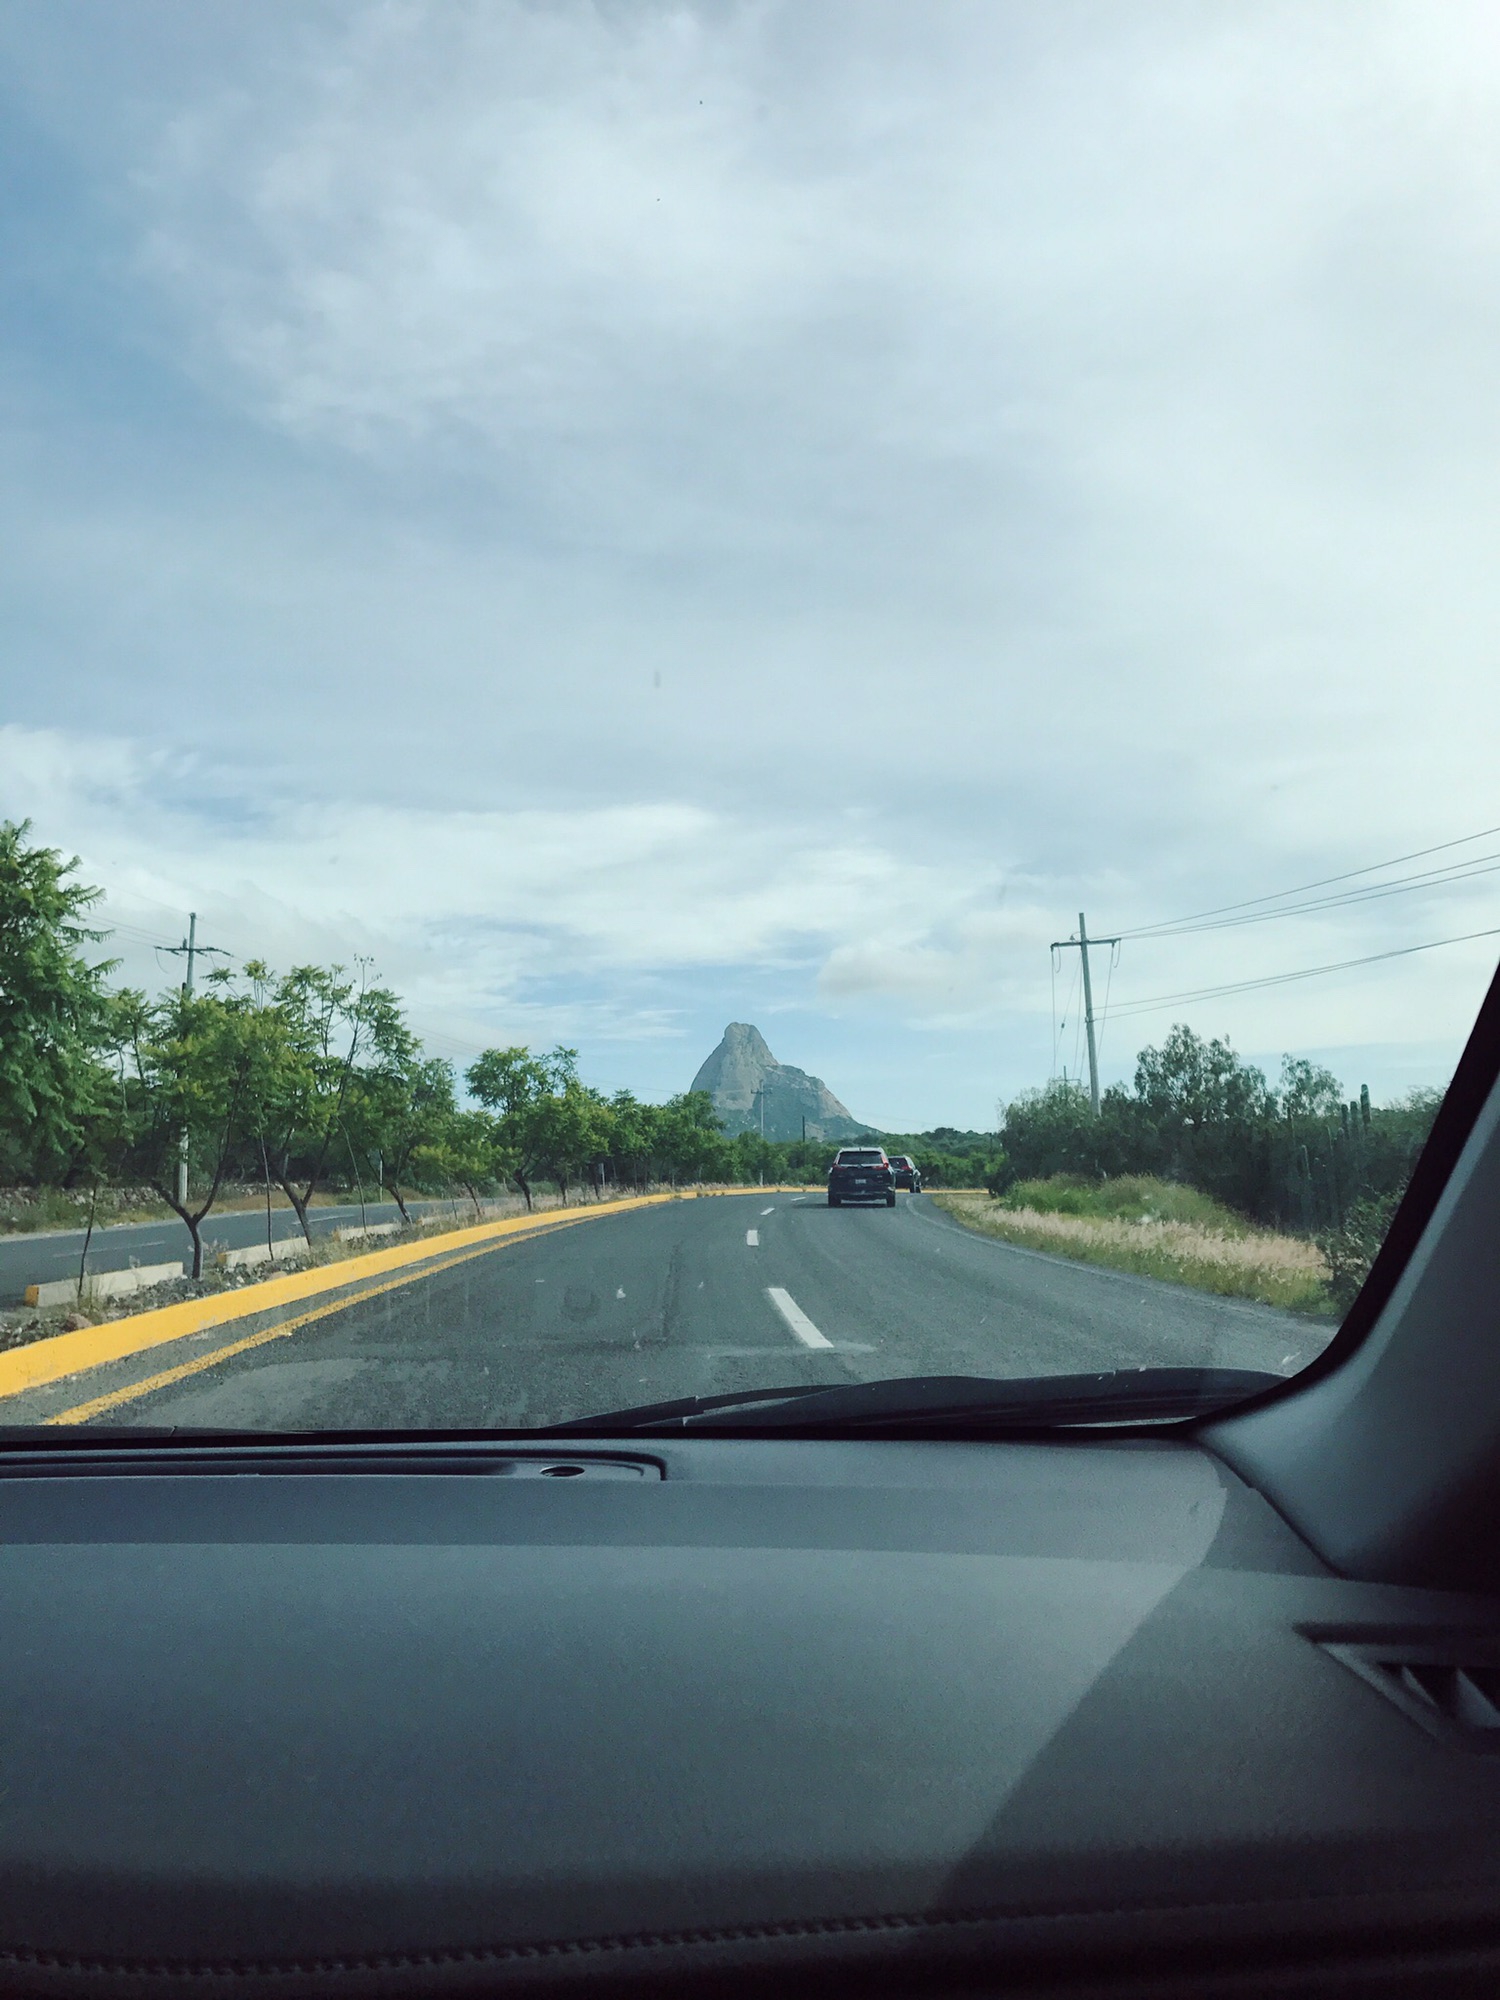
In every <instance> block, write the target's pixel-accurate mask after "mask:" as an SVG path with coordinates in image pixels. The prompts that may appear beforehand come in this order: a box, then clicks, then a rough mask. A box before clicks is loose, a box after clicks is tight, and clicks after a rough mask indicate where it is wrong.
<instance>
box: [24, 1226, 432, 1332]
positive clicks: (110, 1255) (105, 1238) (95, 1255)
mask: <svg viewBox="0 0 1500 2000" xmlns="http://www.w3.org/2000/svg"><path fill="white" fill-rule="evenodd" d="M437 1205H438V1204H434V1203H431V1202H415V1203H411V1204H409V1206H410V1207H412V1208H413V1210H416V1209H426V1208H430V1207H434V1206H437ZM400 1213H401V1211H400V1210H399V1209H398V1208H397V1206H396V1204H395V1203H394V1202H393V1201H387V1202H374V1201H372V1202H367V1203H366V1204H365V1215H366V1218H367V1219H368V1220H369V1221H371V1222H394V1221H396V1220H398V1219H399V1217H400ZM359 1219H360V1212H359V1204H358V1203H357V1202H355V1203H353V1204H351V1205H350V1206H348V1207H345V1208H315V1209H313V1210H312V1212H311V1216H310V1221H311V1224H312V1232H313V1235H314V1236H318V1235H320V1234H322V1233H324V1232H325V1231H327V1230H330V1229H338V1228H340V1227H344V1228H347V1227H348V1225H349V1224H350V1223H351V1222H353V1223H357V1222H358V1221H359ZM271 1234H272V1236H273V1237H283V1236H296V1235H299V1234H300V1231H299V1229H298V1225H297V1217H296V1215H295V1213H294V1212H293V1211H292V1210H291V1209H289V1208H273V1209H272V1210H271ZM203 1240H204V1242H205V1243H212V1244H213V1245H214V1246H215V1247H216V1248H218V1249H223V1250H240V1249H243V1248H244V1247H245V1245H246V1244H249V1243H264V1242H265V1240H266V1212H265V1210H264V1209H263V1208H252V1209H233V1210H231V1209H224V1210H220V1211H215V1212H213V1213H211V1214H210V1215H209V1217H208V1220H207V1221H206V1222H205V1223H204V1225H203ZM83 1241H84V1231H83V1230H81V1229H59V1230H47V1231H35V1232H23V1233H20V1234H17V1235H14V1236H0V1306H18V1305H20V1303H21V1301H22V1300H23V1298H24V1297H25V1295H26V1287H27V1286H28V1285H41V1284H46V1283H47V1282H48V1281H49V1280H50V1279H54V1278H76V1277H77V1276H78V1259H79V1257H80V1255H81V1254H82V1251H83ZM192 1254H193V1239H192V1237H191V1236H189V1235H188V1232H187V1227H186V1225H185V1224H184V1223H181V1222H179V1221H178V1220H177V1218H176V1216H175V1215H174V1216H172V1217H171V1218H170V1220H168V1221H166V1222H119V1223H114V1224H112V1225H111V1226H110V1227H109V1228H108V1229H96V1230H95V1231H94V1234H93V1238H92V1240H91V1242H90V1243H89V1254H88V1269H89V1270H90V1271H91V1272H93V1271H123V1270H125V1269H127V1268H128V1267H129V1265H131V1264H132V1263H135V1264H172V1263H176V1262H178V1261H179V1260H181V1262H182V1263H184V1264H187V1265H188V1266H189V1268H191V1258H192Z"/></svg>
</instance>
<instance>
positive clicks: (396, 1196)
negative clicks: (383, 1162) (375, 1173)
mask: <svg viewBox="0 0 1500 2000" xmlns="http://www.w3.org/2000/svg"><path fill="white" fill-rule="evenodd" d="M389 1186H390V1190H391V1199H392V1200H393V1201H394V1202H395V1204H396V1206H397V1208H399V1209H400V1211H401V1220H402V1221H403V1222H404V1223H405V1224H406V1226H407V1228H408V1229H410V1228H411V1217H410V1216H409V1215H408V1214H407V1212H406V1203H405V1202H404V1201H403V1200H402V1199H401V1190H400V1188H399V1187H397V1185H396V1183H395V1182H394V1181H391V1182H390V1183H389Z"/></svg>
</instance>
